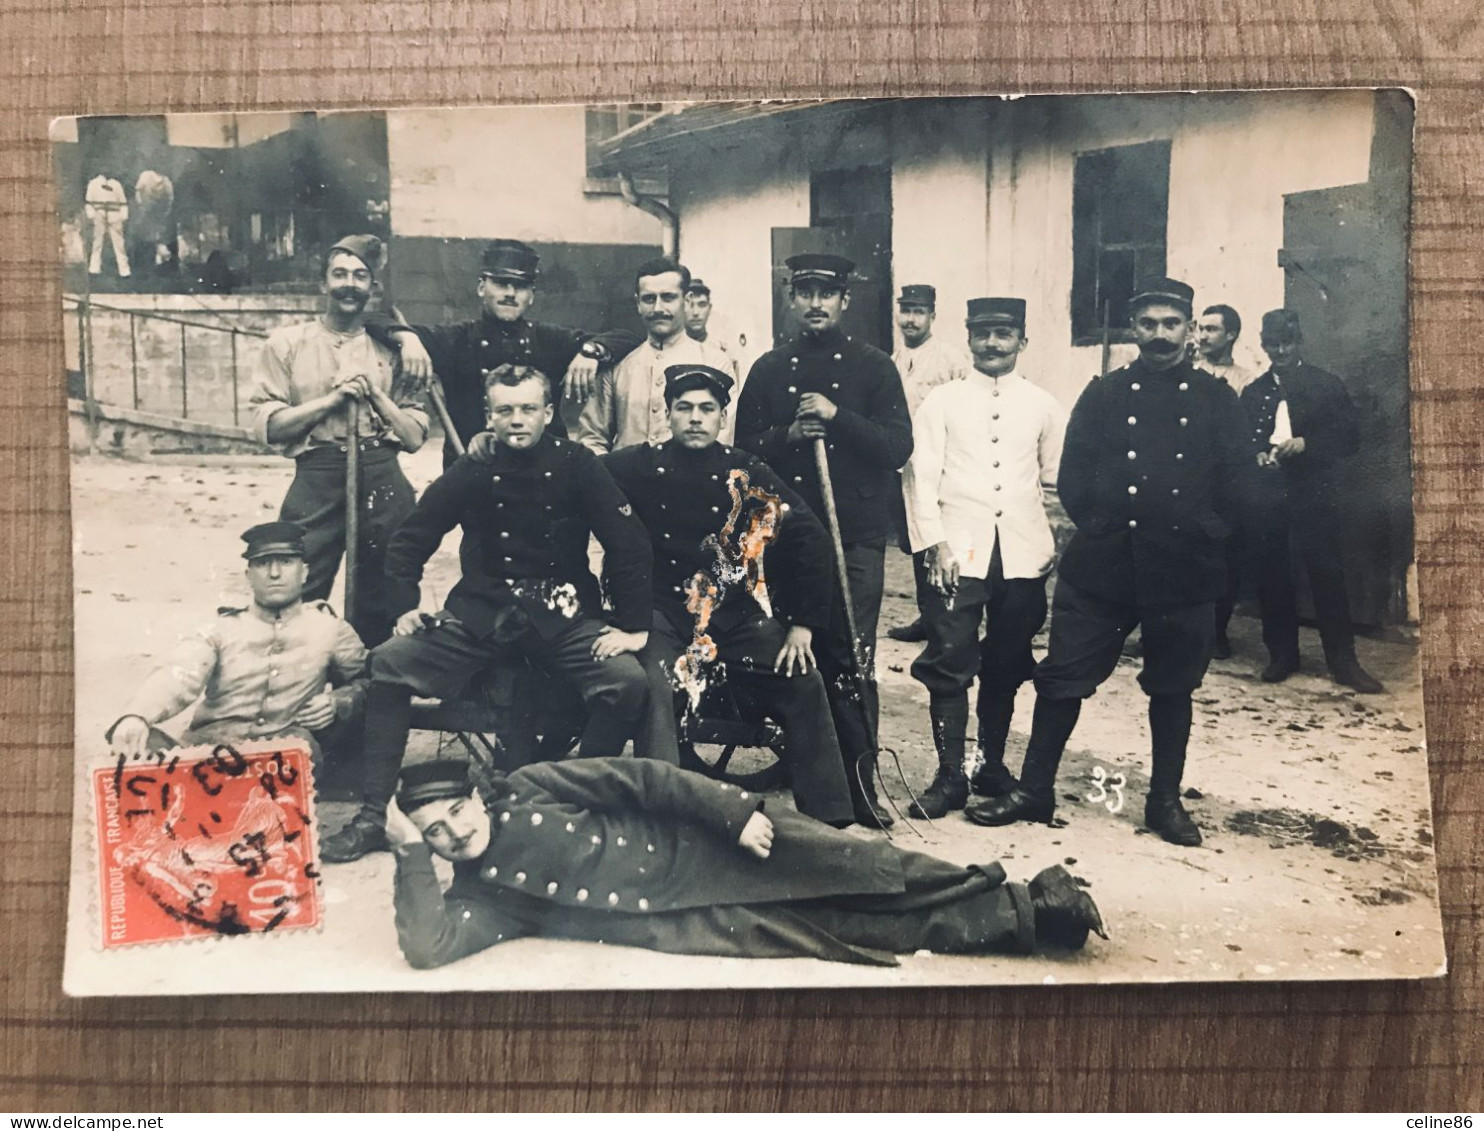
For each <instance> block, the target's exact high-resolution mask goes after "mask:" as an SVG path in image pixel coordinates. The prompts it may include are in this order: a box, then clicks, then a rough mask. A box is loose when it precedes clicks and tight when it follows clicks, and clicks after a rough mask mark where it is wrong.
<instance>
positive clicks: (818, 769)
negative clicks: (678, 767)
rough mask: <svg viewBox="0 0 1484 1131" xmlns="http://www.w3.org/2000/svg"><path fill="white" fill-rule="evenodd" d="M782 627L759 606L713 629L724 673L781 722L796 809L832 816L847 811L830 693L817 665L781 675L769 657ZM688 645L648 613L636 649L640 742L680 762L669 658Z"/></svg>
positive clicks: (669, 625) (776, 649)
mask: <svg viewBox="0 0 1484 1131" xmlns="http://www.w3.org/2000/svg"><path fill="white" fill-rule="evenodd" d="M785 632H786V630H785V629H784V627H783V625H781V624H779V623H778V621H776V620H773V619H772V618H771V617H766V616H764V615H763V614H762V610H761V609H759V610H758V614H757V616H756V617H754V618H752V619H750V620H745V621H742V622H741V623H739V624H736V625H731V626H728V627H727V628H726V629H725V630H721V631H714V632H712V633H711V638H712V640H713V641H714V642H715V644H716V652H717V660H718V661H719V662H720V664H721V665H724V667H725V673H724V674H725V678H726V679H727V681H728V682H731V683H734V684H736V685H738V686H739V688H740V689H741V690H743V692H744V694H745V695H746V697H747V698H748V699H749V700H750V701H751V702H752V703H753V704H755V705H756V706H757V708H758V709H759V710H760V711H761V712H762V713H763V714H764V715H765V716H767V717H768V718H771V719H773V720H775V721H776V722H778V723H779V724H780V725H781V726H782V727H783V743H784V746H783V760H784V763H785V764H786V765H787V767H788V771H789V777H790V779H791V781H792V783H793V794H794V803H795V804H796V805H797V806H798V809H799V812H800V813H804V814H807V815H808V816H810V817H814V818H816V819H817V820H820V821H825V822H832V821H839V820H847V819H849V817H850V816H851V813H852V811H853V810H852V806H851V801H850V791H849V789H848V788H847V785H846V778H845V763H844V761H843V759H842V758H841V756H840V745H839V743H838V742H837V741H836V738H835V728H834V725H833V724H832V722H831V720H830V703H829V697H828V695H826V693H825V686H824V680H823V678H821V676H820V674H819V672H818V671H811V672H809V673H808V674H806V675H782V674H780V673H778V672H775V671H774V670H773V663H774V661H775V660H776V659H777V657H778V652H779V650H780V649H781V648H782V647H783V638H784V635H785ZM689 644H690V640H689V639H688V638H682V637H681V634H680V633H679V632H678V631H677V630H676V628H675V625H674V624H673V623H672V622H671V621H670V619H669V618H668V617H666V616H665V615H664V614H663V613H658V612H657V613H655V615H654V627H653V628H652V629H651V630H650V633H649V643H648V644H647V645H645V647H644V650H643V651H642V652H640V653H639V659H640V661H641V662H642V663H643V665H644V672H645V675H646V676H647V677H648V679H649V710H648V712H647V721H646V725H645V731H644V737H643V740H642V744H643V746H644V748H645V751H646V752H647V753H648V754H649V756H650V757H652V758H663V759H664V760H665V761H667V762H671V763H672V764H675V763H678V762H679V750H678V735H677V729H676V722H675V683H674V680H673V673H674V671H675V661H676V660H678V659H679V658H680V656H681V655H682V654H683V653H684V652H685V649H686V646H687V645H689Z"/></svg>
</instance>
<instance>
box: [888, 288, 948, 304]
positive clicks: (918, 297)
mask: <svg viewBox="0 0 1484 1131" xmlns="http://www.w3.org/2000/svg"><path fill="white" fill-rule="evenodd" d="M897 305H898V306H908V305H911V306H928V307H936V306H937V305H938V289H937V288H936V287H931V286H929V285H928V284H927V283H906V284H904V285H903V286H902V293H901V294H900V295H898V296H897Z"/></svg>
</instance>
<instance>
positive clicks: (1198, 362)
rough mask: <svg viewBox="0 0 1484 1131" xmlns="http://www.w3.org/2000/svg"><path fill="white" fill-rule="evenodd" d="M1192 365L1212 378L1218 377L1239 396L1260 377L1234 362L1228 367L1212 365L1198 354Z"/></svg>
mask: <svg viewBox="0 0 1484 1131" xmlns="http://www.w3.org/2000/svg"><path fill="white" fill-rule="evenodd" d="M1192 364H1193V365H1194V366H1195V367H1196V368H1197V369H1200V370H1204V371H1205V372H1207V373H1209V374H1211V376H1213V377H1220V378H1221V379H1222V380H1223V381H1225V382H1226V383H1227V384H1228V385H1230V386H1231V387H1232V392H1234V393H1237V394H1240V393H1241V392H1242V390H1243V389H1245V388H1246V387H1247V386H1248V385H1250V384H1252V382H1253V381H1256V380H1257V378H1258V377H1259V376H1260V374H1259V373H1258V372H1257V371H1256V370H1253V369H1248V368H1247V367H1246V366H1245V365H1238V364H1237V363H1236V362H1232V363H1231V364H1230V365H1216V364H1213V363H1212V362H1210V361H1207V360H1206V358H1205V356H1204V355H1202V354H1199V353H1198V354H1197V355H1196V358H1195V361H1194V362H1192Z"/></svg>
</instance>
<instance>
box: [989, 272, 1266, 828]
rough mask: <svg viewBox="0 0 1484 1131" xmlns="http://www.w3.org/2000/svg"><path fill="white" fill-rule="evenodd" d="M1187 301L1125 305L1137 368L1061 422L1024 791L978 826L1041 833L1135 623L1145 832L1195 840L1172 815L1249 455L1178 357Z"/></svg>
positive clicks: (1229, 410) (1102, 383) (1104, 384)
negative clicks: (1057, 534)
mask: <svg viewBox="0 0 1484 1131" xmlns="http://www.w3.org/2000/svg"><path fill="white" fill-rule="evenodd" d="M1193 298H1194V292H1193V291H1192V290H1191V288H1190V287H1188V286H1187V285H1186V284H1184V283H1182V282H1178V281H1177V280H1174V279H1163V278H1160V279H1146V280H1144V281H1143V282H1142V283H1141V284H1140V286H1139V288H1138V290H1137V292H1136V293H1135V295H1134V297H1133V298H1132V299H1131V300H1130V303H1129V309H1130V319H1131V322H1132V325H1133V336H1134V340H1135V342H1136V343H1137V344H1138V346H1139V357H1138V359H1137V360H1135V361H1133V362H1132V363H1130V364H1129V365H1126V366H1124V367H1123V368H1122V369H1117V370H1114V371H1113V372H1112V373H1109V374H1108V375H1107V376H1106V377H1103V378H1101V379H1099V380H1097V381H1094V382H1093V383H1092V384H1090V385H1089V386H1088V387H1087V388H1086V390H1084V392H1083V393H1082V396H1081V397H1079V398H1078V400H1077V405H1076V407H1075V408H1073V410H1072V415H1071V418H1070V420H1069V421H1068V423H1067V432H1066V442H1065V445H1064V447H1063V449H1062V460H1061V474H1060V480H1059V491H1060V495H1061V501H1062V505H1063V507H1065V509H1066V512H1067V515H1068V517H1070V518H1071V520H1072V522H1073V523H1075V524H1076V527H1077V531H1076V533H1075V534H1074V535H1073V536H1072V541H1071V542H1070V544H1069V545H1068V546H1067V549H1066V552H1065V553H1064V554H1063V555H1062V559H1061V563H1060V566H1059V579H1058V581H1057V585H1056V593H1055V596H1054V597H1053V599H1052V606H1051V639H1050V642H1049V646H1048V649H1047V654H1046V658H1045V659H1044V660H1042V661H1041V663H1039V664H1038V665H1037V666H1036V672H1035V684H1036V712H1035V717H1034V720H1033V722H1032V725H1031V737H1030V745H1029V747H1028V748H1027V750H1026V754H1025V765H1024V767H1023V769H1022V770H1021V773H1020V786H1019V788H1017V789H1015V790H1013V791H1011V792H1010V793H1009V794H1007V795H1005V796H1003V797H997V798H987V799H984V800H982V801H978V802H974V803H971V804H970V806H969V808H968V810H967V815H968V817H969V819H970V820H971V821H974V822H975V823H977V824H981V825H1008V824H1010V823H1012V822H1014V821H1049V820H1050V819H1051V816H1052V812H1053V810H1054V808H1055V806H1056V793H1055V785H1056V771H1057V767H1058V766H1059V765H1060V762H1061V756H1062V751H1063V749H1064V748H1065V747H1066V743H1067V740H1068V739H1069V738H1070V737H1071V734H1072V728H1073V727H1074V726H1075V725H1076V723H1077V716H1078V714H1079V712H1080V711H1081V708H1082V700H1084V699H1086V698H1088V697H1090V696H1091V695H1092V694H1093V693H1094V692H1095V691H1096V690H1097V688H1098V686H1099V685H1100V684H1102V683H1103V681H1104V680H1106V679H1107V678H1108V677H1109V676H1110V675H1112V674H1113V669H1114V667H1115V666H1116V665H1117V663H1118V658H1119V654H1120V652H1121V650H1122V648H1123V642H1124V640H1125V639H1126V638H1127V637H1128V635H1129V633H1130V632H1132V631H1133V629H1134V628H1135V627H1141V628H1142V632H1143V640H1144V670H1143V672H1142V674H1141V675H1140V676H1139V684H1140V686H1142V687H1143V689H1144V691H1145V693H1146V694H1147V695H1148V696H1149V730H1150V735H1151V739H1152V744H1153V770H1152V772H1151V774H1150V776H1149V794H1148V799H1147V801H1146V804H1145V806H1144V821H1145V824H1147V825H1148V826H1149V827H1150V828H1151V829H1153V830H1154V831H1155V832H1158V833H1159V834H1160V835H1161V836H1162V837H1164V839H1165V840H1167V841H1170V842H1171V843H1173V844H1183V845H1197V844H1199V843H1200V842H1201V833H1200V829H1199V828H1198V827H1197V826H1196V824H1195V822H1194V821H1192V820H1191V819H1190V817H1189V815H1187V814H1186V812H1185V809H1184V806H1182V805H1181V804H1180V781H1181V777H1182V775H1183V774H1184V770H1185V751H1186V745H1187V743H1188V741H1189V739H1190V724H1191V702H1190V696H1191V692H1193V691H1194V690H1195V689H1196V688H1197V687H1199V686H1200V684H1201V680H1202V679H1203V678H1204V677H1205V674H1206V665H1207V664H1208V663H1209V662H1210V658H1211V652H1212V648H1213V645H1214V643H1215V631H1216V629H1215V603H1216V601H1217V600H1218V599H1219V598H1220V597H1221V595H1222V594H1223V593H1224V592H1225V590H1226V551H1225V546H1224V541H1225V538H1226V535H1227V531H1228V529H1229V527H1228V523H1227V518H1226V517H1225V516H1226V515H1228V514H1229V513H1231V512H1232V511H1233V510H1234V509H1235V507H1236V506H1237V505H1238V502H1239V496H1240V493H1241V491H1242V490H1243V484H1244V481H1245V479H1246V477H1248V476H1250V475H1251V473H1252V470H1253V469H1254V459H1255V453H1254V452H1253V450H1252V448H1251V446H1250V445H1248V444H1247V443H1246V441H1245V436H1244V432H1243V429H1242V427H1241V416H1240V413H1241V410H1240V408H1239V407H1238V405H1237V397H1236V394H1235V393H1233V392H1232V390H1231V388H1230V386H1228V385H1227V384H1226V383H1225V382H1223V381H1221V380H1219V379H1218V378H1216V377H1213V376H1212V375H1211V374H1209V373H1205V372H1202V371H1200V370H1197V369H1196V368H1194V367H1193V366H1192V365H1191V364H1190V362H1189V361H1188V360H1186V358H1185V352H1184V351H1185V339H1186V333H1187V330H1188V328H1189V325H1190V316H1191V301H1192V299H1193Z"/></svg>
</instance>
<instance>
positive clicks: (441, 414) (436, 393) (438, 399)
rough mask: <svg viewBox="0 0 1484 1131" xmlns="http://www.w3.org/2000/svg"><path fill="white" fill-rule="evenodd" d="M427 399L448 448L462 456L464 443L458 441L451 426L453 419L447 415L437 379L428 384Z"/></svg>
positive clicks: (456, 434)
mask: <svg viewBox="0 0 1484 1131" xmlns="http://www.w3.org/2000/svg"><path fill="white" fill-rule="evenodd" d="M428 399H429V400H430V401H432V402H433V411H434V412H436V413H437V414H438V422H439V423H440V424H442V425H443V435H444V437H445V438H446V439H447V440H448V444H449V447H451V448H453V450H454V451H456V452H457V453H458V454H459V455H463V454H464V441H463V440H461V439H459V433H458V429H456V428H455V427H454V426H453V417H451V416H449V415H448V401H447V400H446V399H445V398H444V396H443V383H442V382H441V381H439V380H438V378H437V377H434V378H433V380H432V381H430V382H429V383H428Z"/></svg>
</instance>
